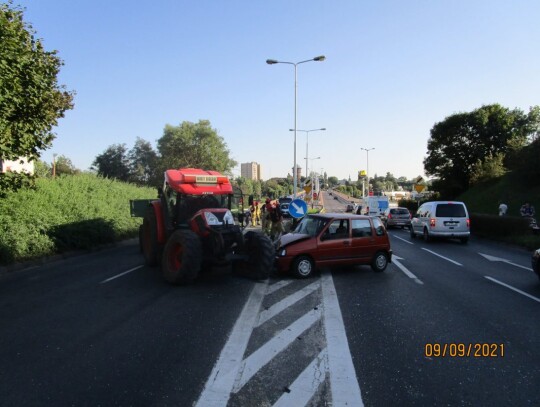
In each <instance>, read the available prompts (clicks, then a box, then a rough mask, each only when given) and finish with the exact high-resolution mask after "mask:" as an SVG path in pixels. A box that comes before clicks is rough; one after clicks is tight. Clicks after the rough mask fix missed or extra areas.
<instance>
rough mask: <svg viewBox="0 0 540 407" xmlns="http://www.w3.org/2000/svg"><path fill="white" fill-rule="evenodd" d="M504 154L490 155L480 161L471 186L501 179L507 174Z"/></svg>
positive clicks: (472, 175)
mask: <svg viewBox="0 0 540 407" xmlns="http://www.w3.org/2000/svg"><path fill="white" fill-rule="evenodd" d="M503 160H504V154H503V153H498V154H495V155H491V154H490V155H488V156H487V157H486V158H485V159H484V160H479V161H478V162H477V163H476V165H475V167H474V169H473V171H472V174H471V179H470V182H471V184H476V183H479V182H485V181H489V180H490V179H494V178H499V177H502V176H503V175H504V173H505V172H506V170H505V168H504V164H503Z"/></svg>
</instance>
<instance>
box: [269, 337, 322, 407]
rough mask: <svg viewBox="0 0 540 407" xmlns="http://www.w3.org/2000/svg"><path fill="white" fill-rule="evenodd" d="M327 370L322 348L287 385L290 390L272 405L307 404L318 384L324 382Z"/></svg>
mask: <svg viewBox="0 0 540 407" xmlns="http://www.w3.org/2000/svg"><path fill="white" fill-rule="evenodd" d="M327 372H328V355H327V351H326V348H324V349H323V350H322V351H321V353H319V356H318V357H317V358H315V359H313V362H311V363H310V365H309V366H308V367H306V368H305V369H304V371H303V372H302V373H301V374H300V376H298V377H297V378H296V380H295V381H294V382H293V384H292V385H290V386H289V390H290V392H288V393H283V395H282V396H281V397H280V398H279V400H278V401H276V403H275V404H274V406H273V407H290V406H307V404H308V403H309V401H310V400H311V398H312V397H313V396H314V395H315V393H316V392H317V390H318V389H319V386H320V385H321V384H322V383H324V381H325V379H326V373H327Z"/></svg>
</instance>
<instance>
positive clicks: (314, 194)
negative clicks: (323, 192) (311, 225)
mask: <svg viewBox="0 0 540 407" xmlns="http://www.w3.org/2000/svg"><path fill="white" fill-rule="evenodd" d="M317 198H319V195H318V194H317V192H313V199H315V200H317Z"/></svg>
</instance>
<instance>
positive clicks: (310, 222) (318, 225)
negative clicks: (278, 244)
mask: <svg viewBox="0 0 540 407" xmlns="http://www.w3.org/2000/svg"><path fill="white" fill-rule="evenodd" d="M327 223H328V219H324V218H319V217H316V216H306V217H305V218H304V219H302V220H301V221H300V223H299V224H298V225H296V228H295V229H294V231H293V232H292V233H301V234H304V235H309V236H311V237H314V236H317V234H318V233H319V232H320V231H321V230H322V228H323V227H324V226H325V225H326V224H327Z"/></svg>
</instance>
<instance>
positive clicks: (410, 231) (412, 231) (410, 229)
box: [409, 226, 416, 239]
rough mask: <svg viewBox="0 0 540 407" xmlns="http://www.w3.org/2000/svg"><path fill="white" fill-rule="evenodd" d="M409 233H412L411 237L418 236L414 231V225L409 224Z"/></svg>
mask: <svg viewBox="0 0 540 407" xmlns="http://www.w3.org/2000/svg"><path fill="white" fill-rule="evenodd" d="M409 233H410V235H411V239H415V238H416V234H415V233H414V230H413V228H412V226H409Z"/></svg>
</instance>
